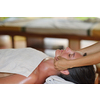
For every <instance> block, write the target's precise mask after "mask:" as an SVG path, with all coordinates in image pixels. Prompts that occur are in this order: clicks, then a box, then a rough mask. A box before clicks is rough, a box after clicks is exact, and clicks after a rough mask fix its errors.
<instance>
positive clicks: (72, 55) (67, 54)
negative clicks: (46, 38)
mask: <svg viewBox="0 0 100 100" xmlns="http://www.w3.org/2000/svg"><path fill="white" fill-rule="evenodd" d="M58 56H61V57H63V58H66V59H69V60H70V59H77V58H80V57H82V55H81V54H80V53H78V52H75V51H73V50H71V49H70V48H69V47H67V48H66V49H65V50H56V52H55V57H58Z"/></svg>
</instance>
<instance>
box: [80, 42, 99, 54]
mask: <svg viewBox="0 0 100 100" xmlns="http://www.w3.org/2000/svg"><path fill="white" fill-rule="evenodd" d="M78 51H79V52H81V53H82V54H84V53H87V55H90V54H93V53H96V52H100V41H99V42H97V43H95V44H93V45H91V46H88V47H86V48H83V49H80V50H78Z"/></svg>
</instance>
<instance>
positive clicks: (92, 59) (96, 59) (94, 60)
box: [70, 52, 100, 68]
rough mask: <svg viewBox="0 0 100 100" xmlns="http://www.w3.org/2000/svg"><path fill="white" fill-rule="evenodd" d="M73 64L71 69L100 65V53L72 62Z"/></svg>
mask: <svg viewBox="0 0 100 100" xmlns="http://www.w3.org/2000/svg"><path fill="white" fill-rule="evenodd" d="M71 63H72V64H71V65H72V66H70V67H71V68H72V67H81V66H86V65H93V64H98V63H100V52H98V53H94V54H91V55H88V56H85V57H82V58H79V59H75V60H72V61H71Z"/></svg>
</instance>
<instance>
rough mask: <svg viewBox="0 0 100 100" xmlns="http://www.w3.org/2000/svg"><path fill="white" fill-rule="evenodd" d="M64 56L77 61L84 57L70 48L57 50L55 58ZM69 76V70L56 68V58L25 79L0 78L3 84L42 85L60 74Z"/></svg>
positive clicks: (20, 76) (14, 76)
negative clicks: (47, 79) (49, 78)
mask: <svg viewBox="0 0 100 100" xmlns="http://www.w3.org/2000/svg"><path fill="white" fill-rule="evenodd" d="M58 56H62V57H64V58H66V59H70V60H71V59H77V58H80V57H82V55H81V54H79V53H77V52H74V51H72V50H71V49H70V48H66V49H65V50H56V53H55V58H57V57H58ZM60 72H61V73H63V74H66V75H68V74H69V72H68V70H65V71H58V70H56V69H55V67H54V58H50V59H48V60H43V61H42V62H41V63H40V64H39V66H38V67H37V68H36V69H35V70H34V71H33V72H32V73H31V74H30V75H29V77H25V76H22V75H18V74H13V75H10V76H7V77H2V78H0V83H1V84H42V83H44V82H45V79H46V78H47V77H49V76H51V75H58V74H59V73H60Z"/></svg>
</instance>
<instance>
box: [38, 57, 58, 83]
mask: <svg viewBox="0 0 100 100" xmlns="http://www.w3.org/2000/svg"><path fill="white" fill-rule="evenodd" d="M38 71H39V81H38V82H44V80H45V79H46V78H47V77H49V76H51V75H57V74H58V73H59V71H58V70H56V69H55V68H54V59H53V58H51V57H50V58H46V59H45V60H43V61H42V62H41V63H40V64H39V66H38Z"/></svg>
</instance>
